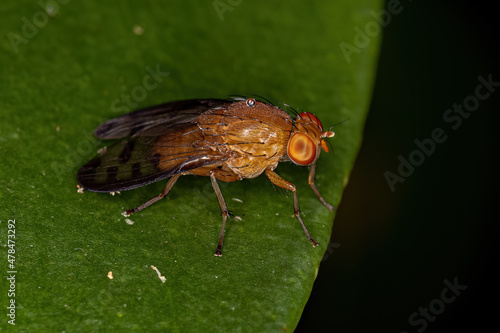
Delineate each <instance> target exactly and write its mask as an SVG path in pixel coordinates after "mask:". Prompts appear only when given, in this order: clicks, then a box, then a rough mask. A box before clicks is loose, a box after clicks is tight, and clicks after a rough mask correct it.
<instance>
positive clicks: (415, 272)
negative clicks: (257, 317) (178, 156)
mask: <svg viewBox="0 0 500 333" xmlns="http://www.w3.org/2000/svg"><path fill="white" fill-rule="evenodd" d="M401 3H402V5H403V7H404V10H403V11H402V12H401V13H400V14H399V15H397V16H394V17H393V18H392V20H391V22H390V24H389V25H388V26H387V27H386V29H385V31H384V35H383V42H382V48H381V55H380V59H379V67H378V73H377V79H376V84H375V90H374V95H373V100H372V104H371V108H370V113H369V116H368V119H367V123H366V127H365V136H364V141H363V146H362V148H361V151H360V154H359V156H358V159H357V162H356V164H355V167H354V170H353V174H352V176H351V180H350V183H349V185H348V186H347V188H346V191H345V194H344V197H343V200H342V203H341V204H340V206H339V209H338V213H337V216H336V219H335V224H334V228H333V236H332V237H333V241H334V242H335V243H340V245H339V246H338V247H337V248H335V249H334V253H333V254H332V255H330V256H329V257H328V259H326V260H324V262H323V263H322V265H321V267H320V272H319V275H318V278H317V280H316V282H315V286H314V289H313V292H312V295H311V298H310V300H309V302H308V304H307V306H306V309H305V311H304V313H303V316H302V318H301V321H300V323H299V326H298V328H297V332H311V331H313V330H314V331H315V330H317V331H326V330H328V331H330V332H366V331H370V332H404V331H406V332H418V329H420V332H456V331H469V332H480V331H486V330H487V329H488V328H490V327H491V328H496V327H497V326H498V325H497V323H496V316H497V313H498V310H499V306H498V296H499V288H498V282H497V279H498V275H497V274H496V273H495V268H496V266H498V257H497V252H498V236H499V232H498V231H499V227H498V210H497V209H496V208H495V203H496V201H497V198H496V193H497V182H498V170H499V168H498V166H499V163H498V155H499V154H498V153H499V144H498V140H497V137H496V135H497V131H496V128H497V127H498V125H499V121H498V120H499V117H498V112H499V108H498V106H499V103H498V101H499V98H500V87H499V88H497V91H495V92H494V93H493V94H491V96H490V97H489V98H488V99H486V100H485V101H482V102H480V105H479V108H478V109H477V111H475V112H474V113H472V114H471V116H470V117H469V118H468V119H464V120H463V122H462V124H461V126H460V127H459V128H457V129H456V130H453V129H451V127H450V126H449V124H446V123H445V122H444V121H443V113H444V112H445V111H446V110H447V109H449V108H451V107H453V104H454V103H460V104H461V103H462V102H463V101H464V99H465V98H466V97H467V96H469V95H474V93H475V89H476V86H477V85H478V84H479V81H478V79H477V77H478V76H479V75H481V76H483V77H484V78H487V77H488V75H489V74H492V75H493V80H494V81H497V82H499V81H500V74H499V71H498V66H497V63H498V59H500V58H499V57H498V53H497V51H496V47H497V45H498V42H499V37H498V31H500V30H499V29H498V24H497V22H498V19H499V17H498V11H497V10H496V9H494V7H493V5H491V4H488V3H487V2H479V3H478V2H475V3H474V4H473V3H472V2H467V3H459V2H451V1H447V2H433V1H411V2H409V1H401ZM435 128H442V129H443V130H444V131H445V133H446V135H447V137H448V139H447V140H446V141H445V142H444V143H441V144H436V149H435V151H434V153H433V154H432V155H431V156H429V157H426V159H425V162H424V163H423V164H422V165H420V166H418V167H416V168H415V171H414V172H413V174H412V175H411V176H409V177H408V178H407V179H406V180H405V182H404V183H398V184H396V185H395V191H394V193H393V192H391V190H390V188H389V186H388V185H387V182H386V180H385V178H384V172H386V171H390V172H393V173H397V168H398V165H399V163H400V162H399V160H398V156H399V155H402V156H403V157H405V158H408V156H409V154H410V153H411V152H412V151H413V150H415V149H416V148H417V146H416V145H415V143H414V140H416V139H418V140H423V139H426V138H429V137H430V136H431V132H432V130H433V129H435ZM334 147H335V145H334ZM455 278H456V279H457V281H458V284H460V285H466V286H467V289H466V290H465V291H463V292H462V293H461V295H460V296H458V297H457V298H456V299H455V301H453V302H452V303H451V304H446V306H445V309H444V311H443V312H442V313H441V314H440V315H437V316H436V318H435V319H434V321H433V322H430V321H428V322H427V327H425V328H424V327H423V326H422V325H420V324H419V325H416V326H415V325H414V326H412V325H410V323H409V320H408V319H409V316H410V315H411V314H412V313H413V312H418V311H419V308H420V307H428V306H429V304H430V303H431V302H432V301H433V300H435V299H439V298H440V297H441V292H442V290H443V289H444V288H445V287H446V286H445V284H444V283H443V281H444V280H445V279H447V280H449V281H450V282H453V281H454V279H455ZM418 318H422V317H420V316H419V317H418ZM488 331H489V330H488Z"/></svg>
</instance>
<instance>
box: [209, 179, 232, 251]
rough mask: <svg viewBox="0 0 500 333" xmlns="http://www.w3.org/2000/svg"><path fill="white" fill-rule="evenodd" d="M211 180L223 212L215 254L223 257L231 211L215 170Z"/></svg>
mask: <svg viewBox="0 0 500 333" xmlns="http://www.w3.org/2000/svg"><path fill="white" fill-rule="evenodd" d="M210 181H211V182H212V187H213V188H214V191H215V195H216V196H217V200H219V206H220V211H221V213H222V228H221V230H220V235H219V244H218V245H217V250H216V251H215V253H214V256H217V257H221V256H222V243H223V242H224V230H225V228H226V220H227V217H228V215H229V211H228V210H227V206H226V201H224V197H223V196H222V192H221V191H220V188H219V184H217V179H216V178H215V173H214V172H210Z"/></svg>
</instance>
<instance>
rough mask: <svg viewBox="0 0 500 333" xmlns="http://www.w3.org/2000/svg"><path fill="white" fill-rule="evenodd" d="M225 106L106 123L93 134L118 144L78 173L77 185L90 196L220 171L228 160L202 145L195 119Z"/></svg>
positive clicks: (171, 107) (198, 105) (190, 104)
mask: <svg viewBox="0 0 500 333" xmlns="http://www.w3.org/2000/svg"><path fill="white" fill-rule="evenodd" d="M231 103H233V102H232V101H228V100H213V99H212V100H190V101H180V102H173V103H167V104H163V105H159V106H155V107H150V108H147V109H144V110H139V111H135V112H132V113H129V114H127V115H124V116H121V117H118V118H115V119H112V120H109V121H107V122H105V123H103V124H102V125H101V126H99V127H98V128H97V129H96V131H95V132H96V135H97V136H98V137H99V138H101V139H112V138H123V137H129V138H128V139H126V140H123V141H121V142H118V143H115V144H114V145H111V146H110V147H107V148H106V149H104V150H102V151H101V152H100V153H99V154H98V155H97V156H96V157H94V158H93V159H92V160H91V161H90V162H88V163H87V164H85V165H84V166H83V167H81V168H80V170H79V171H78V174H77V179H78V183H79V184H80V185H81V186H82V187H83V188H85V189H87V190H89V191H94V192H116V191H123V190H128V189H133V188H136V187H140V186H143V185H147V184H149V183H152V182H155V181H158V180H160V179H164V178H167V177H170V176H172V175H174V174H177V173H187V172H189V170H194V169H197V168H201V167H204V166H213V167H214V168H215V167H217V166H220V165H222V162H224V161H225V160H227V159H228V156H224V155H221V153H220V152H219V151H218V150H217V149H213V147H212V145H213V137H212V138H211V140H210V142H212V143H210V142H208V141H207V140H205V137H204V134H203V129H202V128H200V127H199V126H198V124H197V118H198V117H199V115H200V114H201V113H203V112H205V111H206V110H208V109H211V108H225V107H227V105H229V104H231Z"/></svg>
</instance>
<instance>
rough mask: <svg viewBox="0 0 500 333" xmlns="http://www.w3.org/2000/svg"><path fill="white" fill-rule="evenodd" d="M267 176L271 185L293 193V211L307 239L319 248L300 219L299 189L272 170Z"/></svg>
mask: <svg viewBox="0 0 500 333" xmlns="http://www.w3.org/2000/svg"><path fill="white" fill-rule="evenodd" d="M266 176H267V178H269V180H270V181H271V183H273V184H274V185H276V186H278V187H281V188H283V189H285V190H289V191H292V192H293V209H294V213H295V216H296V217H297V219H298V220H299V222H300V224H301V225H302V229H304V232H305V234H306V236H307V238H309V240H310V241H311V243H312V245H313V246H314V247H316V246H318V242H316V241H315V240H314V239H313V238H312V237H311V235H310V234H309V231H307V228H306V225H305V224H304V221H302V218H301V217H300V208H299V199H298V197H297V189H296V188H295V185H293V184H292V183H290V182H289V181H288V180H285V179H283V178H281V177H280V176H278V174H277V173H276V172H274V171H273V170H271V169H266Z"/></svg>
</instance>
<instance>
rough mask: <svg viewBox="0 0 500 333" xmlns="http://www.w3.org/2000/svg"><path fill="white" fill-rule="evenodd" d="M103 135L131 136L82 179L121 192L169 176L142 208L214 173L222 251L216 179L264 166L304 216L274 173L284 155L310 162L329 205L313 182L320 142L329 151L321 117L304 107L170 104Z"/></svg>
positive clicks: (250, 102)
mask: <svg viewBox="0 0 500 333" xmlns="http://www.w3.org/2000/svg"><path fill="white" fill-rule="evenodd" d="M95 133H96V136H97V137H99V138H101V139H121V138H126V139H125V140H123V141H121V142H119V143H117V144H115V145H112V146H110V147H109V148H107V149H106V150H105V151H104V152H103V153H101V154H99V155H98V156H96V157H95V158H94V159H93V160H91V161H90V162H88V163H87V164H86V165H84V166H83V167H82V168H81V169H80V170H79V172H78V182H79V183H80V185H81V186H82V187H83V188H85V189H88V190H90V191H96V192H115V191H123V190H128V189H132V188H135V187H139V186H143V185H146V184H149V183H152V182H155V181H158V180H161V179H164V178H167V177H170V180H169V182H168V183H167V185H166V186H165V189H164V190H163V192H162V193H161V194H160V195H158V196H156V197H154V198H152V199H151V200H149V201H148V202H146V203H145V204H143V205H141V206H139V207H137V208H135V209H132V210H129V211H127V212H126V213H127V214H131V213H133V212H136V211H139V210H141V209H143V208H145V207H147V206H149V205H150V204H152V203H153V202H155V201H157V200H159V199H161V198H163V197H164V196H166V195H167V194H168V192H169V191H170V189H171V188H172V186H173V185H174V183H175V182H176V181H177V179H178V178H179V176H181V175H189V174H191V175H199V176H209V177H210V178H211V181H212V185H213V187H214V190H215V193H216V195H217V198H218V200H219V204H220V207H221V211H222V213H223V227H222V231H221V236H220V239H219V246H218V249H217V251H216V255H220V250H221V247H222V238H223V234H224V225H225V221H226V217H227V215H228V211H227V207H226V204H225V201H224V198H223V197H222V193H221V192H220V189H219V187H218V185H217V180H221V181H224V182H233V181H236V180H241V179H244V178H255V177H257V176H259V175H261V174H262V173H264V172H265V174H266V176H267V177H268V178H269V179H270V180H271V182H272V183H273V184H275V185H277V186H279V187H282V188H284V189H287V190H290V191H292V192H293V193H294V208H295V209H294V213H295V215H296V216H297V218H298V219H299V221H300V222H301V224H302V226H303V228H304V231H305V232H306V235H307V236H308V237H309V239H310V240H311V242H312V243H313V245H316V244H317V243H316V242H315V241H314V240H313V239H312V237H310V235H309V233H308V232H307V229H306V228H305V225H304V223H303V221H302V219H301V217H300V211H299V206H298V199H297V194H296V189H295V185H293V184H292V183H290V182H288V181H286V180H284V179H282V178H281V177H279V176H278V175H277V174H276V173H275V172H274V169H275V168H276V167H277V165H278V163H279V162H280V161H292V162H294V163H296V164H298V165H310V166H312V167H311V171H310V174H309V184H310V185H311V187H312V188H313V190H314V192H315V193H316V195H317V196H318V198H319V199H320V200H321V202H322V203H323V204H324V205H325V206H326V207H327V208H329V209H330V210H333V206H331V205H329V204H328V203H326V201H325V200H324V199H323V198H322V197H321V195H320V194H319V192H318V190H317V189H316V187H315V185H314V172H315V163H316V160H317V159H318V157H319V154H320V151H321V148H322V149H323V150H325V151H328V148H327V146H326V142H325V141H324V139H323V138H325V137H332V136H333V135H334V133H333V132H329V131H323V125H322V124H321V121H320V120H319V119H318V118H317V117H316V116H315V115H313V114H311V113H309V112H301V113H299V114H297V115H296V118H295V120H294V121H293V120H292V119H291V117H290V115H289V114H288V113H287V112H285V111H284V110H282V109H281V108H279V107H277V106H274V105H272V104H268V103H265V102H262V101H257V100H255V99H253V98H249V99H246V100H245V99H236V100H190V101H180V102H172V103H167V104H163V105H159V106H156V107H152V108H147V109H144V110H139V111H135V112H132V113H130V114H127V115H124V116H121V117H118V118H115V119H112V120H110V121H108V122H105V123H103V124H102V125H101V126H99V127H98V128H97V129H96V131H95Z"/></svg>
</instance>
